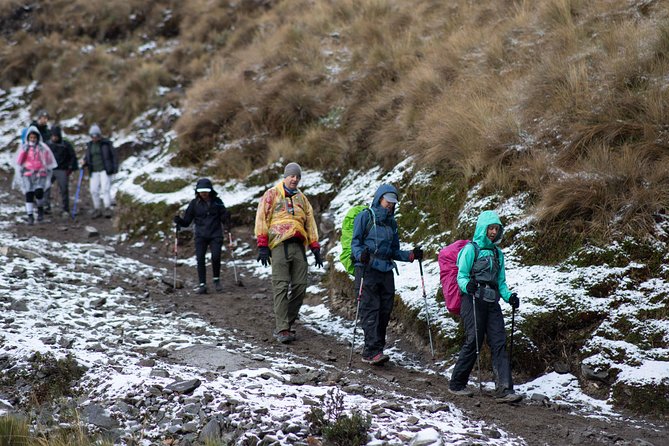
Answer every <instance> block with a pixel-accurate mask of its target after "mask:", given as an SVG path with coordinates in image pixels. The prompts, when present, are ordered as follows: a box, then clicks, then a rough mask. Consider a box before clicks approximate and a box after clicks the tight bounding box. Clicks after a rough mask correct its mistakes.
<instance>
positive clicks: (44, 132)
mask: <svg viewBox="0 0 669 446" xmlns="http://www.w3.org/2000/svg"><path fill="white" fill-rule="evenodd" d="M30 127H35V128H36V129H37V130H38V131H39V134H40V135H41V136H42V142H43V143H45V144H47V143H48V142H49V141H50V140H51V131H50V130H49V112H47V111H46V110H44V109H42V110H40V111H39V112H37V117H36V118H35V119H33V121H32V122H31V123H30V126H28V127H25V128H24V129H23V131H22V132H21V144H25V142H26V136H27V135H28V129H29V128H30Z"/></svg>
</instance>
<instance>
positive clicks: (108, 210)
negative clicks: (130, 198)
mask: <svg viewBox="0 0 669 446" xmlns="http://www.w3.org/2000/svg"><path fill="white" fill-rule="evenodd" d="M105 218H112V211H111V209H109V208H105Z"/></svg>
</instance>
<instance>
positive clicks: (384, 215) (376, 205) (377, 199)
mask: <svg viewBox="0 0 669 446" xmlns="http://www.w3.org/2000/svg"><path fill="white" fill-rule="evenodd" d="M388 192H392V193H394V194H395V195H396V196H397V199H398V200H399V197H400V194H399V193H397V189H396V188H395V186H393V185H392V184H382V185H380V186H379V187H378V189H376V192H375V193H374V200H373V201H372V206H371V207H372V210H373V211H374V215H376V219H377V220H378V221H379V222H380V223H384V222H386V220H387V219H388V218H390V217H392V216H393V214H394V213H395V211H394V210H392V211H391V210H389V209H386V208H384V207H383V206H381V197H383V195H385V194H387V193H388Z"/></svg>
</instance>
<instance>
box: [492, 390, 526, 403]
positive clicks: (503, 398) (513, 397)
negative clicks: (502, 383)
mask: <svg viewBox="0 0 669 446" xmlns="http://www.w3.org/2000/svg"><path fill="white" fill-rule="evenodd" d="M522 399H523V396H522V395H518V394H517V393H513V392H508V393H505V394H503V395H499V396H497V397H495V402H496V403H500V404H513V403H517V402H519V401H520V400H522Z"/></svg>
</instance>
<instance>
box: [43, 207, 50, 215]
mask: <svg viewBox="0 0 669 446" xmlns="http://www.w3.org/2000/svg"><path fill="white" fill-rule="evenodd" d="M44 213H45V214H46V215H51V206H45V207H44Z"/></svg>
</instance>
